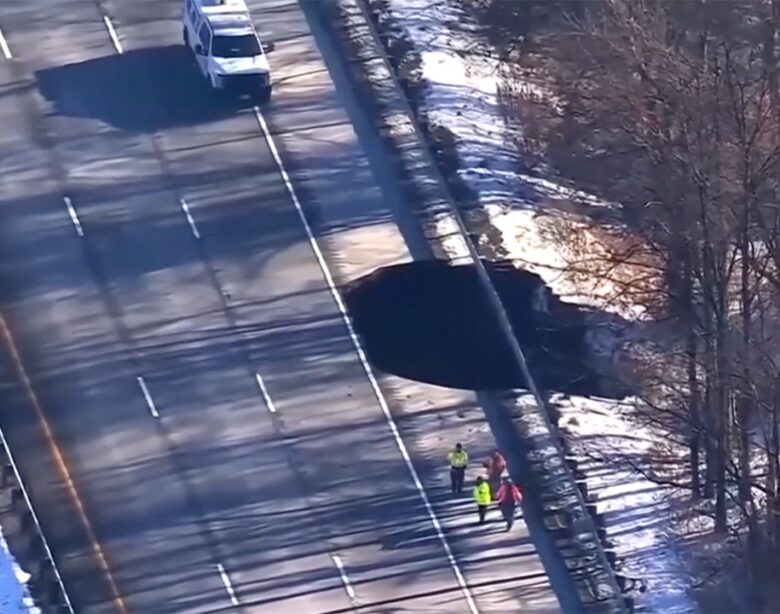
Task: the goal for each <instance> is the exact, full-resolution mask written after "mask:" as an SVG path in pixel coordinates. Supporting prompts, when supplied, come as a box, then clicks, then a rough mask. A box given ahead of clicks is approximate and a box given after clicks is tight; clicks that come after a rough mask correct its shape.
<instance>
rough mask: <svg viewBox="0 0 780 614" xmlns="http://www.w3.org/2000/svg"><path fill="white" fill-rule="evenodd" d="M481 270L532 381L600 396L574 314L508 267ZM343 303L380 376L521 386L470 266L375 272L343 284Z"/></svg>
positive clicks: (478, 386)
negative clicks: (507, 319) (508, 322)
mask: <svg viewBox="0 0 780 614" xmlns="http://www.w3.org/2000/svg"><path fill="white" fill-rule="evenodd" d="M485 264H486V267H487V268H488V272H489V274H490V276H491V278H492V280H493V283H494V285H495V287H496V289H497V290H498V292H499V295H500V297H501V299H502V302H503V303H504V306H505V307H506V309H507V311H508V313H509V317H510V319H511V321H512V327H513V329H514V331H515V335H516V337H517V338H518V340H519V341H520V344H521V346H522V347H523V350H524V352H525V354H526V358H527V359H528V362H529V364H530V367H531V372H532V374H533V376H534V379H535V380H536V381H537V384H539V385H540V386H542V387H543V388H544V389H546V390H559V391H563V392H567V393H570V394H598V393H599V381H598V378H597V377H596V375H595V374H594V373H593V372H592V371H591V370H590V369H589V367H588V354H587V351H586V347H585V332H586V325H585V320H584V317H583V315H582V313H581V312H580V310H579V309H578V307H577V306H576V305H572V304H569V303H564V302H562V301H560V300H559V299H558V298H557V297H555V296H554V295H553V294H552V293H551V292H550V291H549V289H548V288H546V286H545V285H544V282H543V281H542V279H541V278H540V277H539V276H538V275H536V274H534V273H530V272H528V271H525V270H522V269H519V268H517V267H515V266H514V265H513V264H512V263H511V262H492V263H489V262H486V263H485ZM345 298H346V301H347V304H348V307H349V309H350V312H351V314H352V317H353V318H354V321H355V327H356V329H357V331H358V333H359V334H360V335H361V337H362V339H363V341H364V343H365V347H366V352H367V353H368V356H369V359H370V360H371V362H372V363H373V364H374V365H375V366H376V367H377V368H378V369H380V370H382V371H385V372H388V373H393V374H396V375H400V376H402V377H406V378H408V379H412V380H417V381H422V382H427V383H431V384H438V385H441V386H447V387H450V388H463V389H471V390H497V389H505V388H525V387H526V382H525V379H524V378H523V377H522V375H521V374H520V372H519V370H518V369H517V367H516V362H515V360H514V358H513V356H512V354H511V351H510V348H509V344H508V343H507V341H506V339H505V337H504V335H503V334H502V332H501V330H500V329H499V326H498V324H497V321H496V318H495V316H494V315H493V311H492V310H491V308H490V305H489V302H488V299H487V298H486V296H485V294H484V291H483V290H482V287H481V285H480V283H479V278H478V276H477V272H476V269H475V268H474V267H473V266H472V265H462V266H451V265H449V264H448V263H446V262H445V261H440V260H428V261H420V262H412V263H408V264H403V265H398V266H392V267H387V268H383V269H378V270H377V271H374V272H373V273H371V274H369V275H367V276H365V277H363V278H361V279H359V280H356V281H355V282H353V283H351V284H350V285H349V286H348V287H347V289H346V292H345ZM543 303H546V309H545V308H540V305H541V304H543ZM535 305H536V307H535Z"/></svg>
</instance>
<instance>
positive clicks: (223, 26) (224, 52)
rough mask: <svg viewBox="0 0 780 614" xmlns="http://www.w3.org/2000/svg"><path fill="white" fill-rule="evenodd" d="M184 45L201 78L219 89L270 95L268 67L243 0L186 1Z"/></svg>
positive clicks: (256, 95) (265, 98) (244, 93)
mask: <svg viewBox="0 0 780 614" xmlns="http://www.w3.org/2000/svg"><path fill="white" fill-rule="evenodd" d="M182 21H183V37H184V44H185V45H186V46H187V47H188V48H189V49H190V50H191V51H192V53H193V54H194V55H195V61H196V62H197V64H198V68H199V69H200V72H201V73H202V74H203V77H204V78H205V79H207V80H208V82H209V85H210V86H211V87H212V88H214V89H216V90H220V91H226V92H230V93H235V94H243V95H251V96H253V97H256V98H258V99H260V100H263V101H265V100H268V99H269V98H270V96H271V70H270V67H269V66H268V59H267V58H266V55H265V52H266V50H268V51H270V50H271V47H270V46H268V45H266V46H264V45H263V44H262V43H261V42H260V37H259V36H258V35H257V31H256V30H255V27H254V25H253V24H252V18H251V16H250V14H249V9H248V8H247V6H246V3H245V2H244V0H186V1H185V5H184V15H183V16H182Z"/></svg>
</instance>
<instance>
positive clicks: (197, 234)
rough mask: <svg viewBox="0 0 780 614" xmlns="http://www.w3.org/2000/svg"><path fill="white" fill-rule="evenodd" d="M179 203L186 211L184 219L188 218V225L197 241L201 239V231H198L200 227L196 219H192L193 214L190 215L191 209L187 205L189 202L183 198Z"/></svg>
mask: <svg viewBox="0 0 780 614" xmlns="http://www.w3.org/2000/svg"><path fill="white" fill-rule="evenodd" d="M179 203H180V204H181V210H182V211H184V217H186V218H187V223H188V224H189V225H190V230H192V234H193V235H194V236H195V238H196V239H200V231H198V225H197V224H196V223H195V219H194V218H193V217H192V214H191V213H190V207H189V205H187V201H186V200H184V199H183V198H181V199H179Z"/></svg>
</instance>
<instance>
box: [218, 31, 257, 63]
mask: <svg viewBox="0 0 780 614" xmlns="http://www.w3.org/2000/svg"><path fill="white" fill-rule="evenodd" d="M211 55H213V56H214V57H215V58H250V57H252V56H255V55H260V43H259V42H258V41H257V37H256V36H255V35H254V34H244V35H241V36H219V35H217V36H215V37H214V41H213V42H212V44H211Z"/></svg>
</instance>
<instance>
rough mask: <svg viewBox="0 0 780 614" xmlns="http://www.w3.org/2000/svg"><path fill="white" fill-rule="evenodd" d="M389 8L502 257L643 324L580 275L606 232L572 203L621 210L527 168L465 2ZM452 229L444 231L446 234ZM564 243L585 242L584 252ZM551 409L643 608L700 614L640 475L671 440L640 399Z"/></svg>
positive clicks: (661, 509) (652, 491)
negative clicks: (637, 418)
mask: <svg viewBox="0 0 780 614" xmlns="http://www.w3.org/2000/svg"><path fill="white" fill-rule="evenodd" d="M389 10H390V12H391V19H392V20H393V21H394V23H395V24H396V25H397V26H398V27H399V28H401V29H403V30H404V31H405V32H406V34H407V36H408V37H409V39H410V40H411V41H412V43H413V44H414V47H415V49H416V51H417V52H418V53H419V54H420V56H421V61H422V72H423V77H424V79H425V81H426V82H427V84H428V89H427V90H426V91H427V94H426V99H425V105H424V106H425V109H426V112H427V115H428V120H429V123H430V125H431V126H435V125H443V126H446V127H447V128H448V129H449V130H450V131H451V132H452V133H453V134H454V135H455V136H456V137H457V139H458V142H457V149H458V155H459V159H460V162H461V165H460V171H459V174H460V177H461V179H462V180H463V182H464V183H466V185H467V186H469V187H470V188H471V189H472V190H473V191H474V193H475V194H476V195H477V196H478V199H479V202H480V204H481V205H482V206H483V207H484V208H485V210H486V211H487V213H488V215H489V217H490V221H491V224H492V226H493V227H494V228H495V229H497V230H498V236H499V237H500V239H499V240H500V243H501V245H500V246H497V247H499V248H500V253H503V254H506V256H507V257H509V258H511V259H512V260H514V261H515V262H516V263H518V264H519V265H520V266H523V267H524V268H526V269H528V270H531V271H533V272H535V273H537V274H539V275H540V276H541V277H542V278H543V279H544V280H545V282H546V283H547V284H548V286H550V288H551V289H552V290H553V291H554V292H555V293H556V294H558V295H559V296H561V297H562V298H563V299H565V300H567V301H570V302H575V303H580V304H583V305H587V306H588V307H594V308H596V309H599V310H601V311H604V312H612V313H615V314H616V315H618V316H619V317H620V318H622V319H624V320H625V321H638V320H641V319H642V316H643V312H644V309H643V308H642V307H641V306H638V305H634V304H630V303H626V302H622V303H621V302H619V301H615V300H614V297H615V295H617V294H619V292H616V291H615V288H614V284H613V283H612V282H609V281H605V277H604V276H603V275H599V276H596V275H590V276H589V275H588V274H587V273H585V274H583V272H582V270H581V269H580V270H577V271H575V272H572V267H571V266H570V265H571V263H572V261H573V260H576V259H577V257H578V254H577V253H574V252H573V250H574V249H577V250H579V254H582V253H586V254H593V253H594V252H598V251H599V249H600V243H599V241H600V239H601V238H603V236H604V235H605V233H607V232H608V231H606V230H605V229H602V228H599V227H598V225H597V224H594V223H593V222H592V220H588V219H587V217H586V216H583V215H580V212H579V211H578V210H577V208H576V206H574V207H573V206H572V203H573V202H577V203H580V204H583V205H584V206H585V207H586V208H588V209H590V210H593V209H600V208H601V209H609V208H610V207H615V208H616V206H615V205H610V204H606V203H602V202H600V201H598V199H596V198H594V197H592V196H589V195H586V194H583V193H581V192H575V191H572V190H571V189H569V188H566V187H563V186H559V185H556V184H555V183H554V182H552V181H549V180H546V179H543V178H539V177H531V176H528V175H524V174H522V173H521V172H520V170H519V169H521V168H522V164H521V162H522V161H521V159H520V157H519V155H518V152H517V150H516V148H515V146H514V145H513V144H512V143H511V142H510V140H509V138H508V136H507V128H506V125H505V122H504V118H503V115H502V112H501V108H500V105H499V100H498V90H499V84H500V78H499V75H500V71H501V66H500V65H499V62H498V61H497V60H495V59H493V58H491V57H490V56H489V54H486V53H484V52H482V53H474V52H473V51H474V50H475V48H477V41H476V39H475V38H474V37H473V36H472V35H471V34H470V28H469V17H468V16H467V15H464V14H463V9H462V6H461V5H460V3H459V2H458V1H457V0H445V1H441V2H431V0H389ZM483 51H484V48H483ZM451 230H452V229H449V228H442V229H441V231H442V234H445V233H447V232H448V231H451ZM565 235H568V236H569V237H570V236H574V235H576V237H577V241H576V245H572V243H573V242H571V241H569V240H566V239H567V237H565ZM562 236H563V237H564V238H563V239H562ZM448 249H449V250H450V251H451V254H450V255H451V256H453V257H461V256H463V255H464V254H463V253H462V251H459V250H463V246H462V243H461V242H459V241H452V242H450V243H449V245H448ZM613 273H614V272H613ZM618 273H620V271H618ZM623 273H624V274H626V275H630V271H624V272H623ZM612 279H613V280H614V279H615V278H614V276H613V277H612ZM552 402H553V403H555V404H556V405H557V406H558V408H559V409H560V411H561V414H562V420H561V425H562V426H564V427H565V428H566V429H567V430H568V431H569V433H571V434H572V443H573V444H574V446H573V447H574V451H575V453H576V454H577V455H578V456H580V458H581V459H582V461H581V465H582V466H583V468H584V469H585V471H586V473H587V475H588V484H589V488H590V491H591V492H593V493H594V494H596V495H597V497H598V510H599V512H600V513H602V514H604V515H605V518H606V522H607V535H608V539H609V540H610V541H612V542H613V543H614V544H615V550H616V551H617V553H618V555H619V557H620V558H621V559H622V560H623V570H624V572H625V573H626V575H628V576H630V577H636V578H639V579H641V580H642V582H643V584H644V586H645V588H646V589H647V590H646V592H643V593H641V594H637V605H638V606H641V607H642V608H643V609H645V610H647V611H653V612H657V613H659V614H660V613H661V612H664V613H667V612H674V613H682V612H691V611H695V610H696V607H695V604H694V602H693V600H692V598H690V597H689V596H688V592H689V588H690V587H689V584H690V582H689V580H687V579H686V575H685V572H684V571H683V568H682V565H681V562H680V560H679V558H678V555H677V553H676V550H675V548H674V540H673V538H672V536H671V531H670V530H669V529H670V526H671V518H672V511H671V509H670V500H671V498H672V497H671V494H670V491H669V490H668V489H665V488H663V487H660V486H658V485H657V484H656V483H654V482H652V481H650V480H648V479H646V478H644V477H643V473H642V472H641V471H640V470H639V469H640V468H641V467H643V466H645V465H646V460H647V456H648V455H649V454H651V453H652V452H653V451H654V449H655V447H656V445H657V443H658V442H659V441H663V438H664V437H663V435H662V434H659V433H657V432H654V431H653V430H652V429H650V428H644V427H642V426H641V425H639V424H637V423H636V422H634V421H632V420H631V418H630V416H626V414H628V413H630V409H631V407H632V406H633V405H634V404H635V403H636V401H634V400H631V399H626V400H623V401H621V402H616V401H612V400H602V399H595V398H588V397H577V396H566V395H557V396H556V397H554V398H553V399H552Z"/></svg>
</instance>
